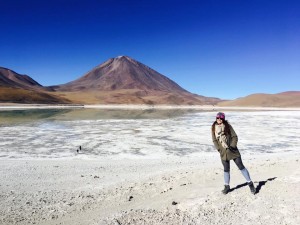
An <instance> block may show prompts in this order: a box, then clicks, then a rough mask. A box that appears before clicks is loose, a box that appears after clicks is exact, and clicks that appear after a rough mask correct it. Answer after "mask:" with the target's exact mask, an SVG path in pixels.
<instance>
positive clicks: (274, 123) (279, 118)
mask: <svg viewBox="0 0 300 225" xmlns="http://www.w3.org/2000/svg"><path fill="white" fill-rule="evenodd" d="M225 113H226V115H227V119H228V120H229V122H230V123H231V124H232V125H233V127H234V129H235V131H236V132H237V134H238V136H239V148H240V150H241V151H242V152H243V153H244V154H257V153H276V152H290V151H297V152H299V151H300V142H299V140H300V139H299V136H300V135H299V134H300V131H299V129H298V127H299V125H300V112H299V111H248V112H247V111H228V112H225ZM215 114H216V112H215V111H204V110H197V109H163V110H161V109H147V110H126V109H27V110H5V111H0V129H1V131H0V134H1V136H0V157H1V158H37V159H38V158H66V157H68V158H96V157H114V158H116V157H121V158H133V157H143V158H162V157H167V156H170V155H172V156H174V155H176V156H200V157H201V155H202V154H205V153H207V152H214V151H215V149H214V148H213V145H212V142H211V133H210V126H211V124H212V122H213V120H214V118H215ZM79 146H81V147H82V151H80V152H79V153H77V151H76V150H77V149H78V148H79Z"/></svg>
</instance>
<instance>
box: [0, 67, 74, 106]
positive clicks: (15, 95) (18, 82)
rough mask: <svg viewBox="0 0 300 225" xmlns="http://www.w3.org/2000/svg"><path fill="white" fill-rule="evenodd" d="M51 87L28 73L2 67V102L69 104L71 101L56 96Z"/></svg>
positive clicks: (0, 71)
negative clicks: (44, 85) (47, 86)
mask: <svg viewBox="0 0 300 225" xmlns="http://www.w3.org/2000/svg"><path fill="white" fill-rule="evenodd" d="M51 90H52V89H51V88H46V87H43V86H42V85H40V84H39V83H38V82H36V81H35V80H33V79H32V78H31V77H29V76H27V75H20V74H18V73H16V72H14V71H13V70H10V69H7V68H4V67H0V102H10V103H32V104H33V103H38V104H42V103H44V104H61V103H64V104H67V103H71V101H69V100H67V99H64V98H61V97H59V96H55V95H53V94H51V93H47V92H48V91H51Z"/></svg>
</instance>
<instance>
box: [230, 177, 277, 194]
mask: <svg viewBox="0 0 300 225" xmlns="http://www.w3.org/2000/svg"><path fill="white" fill-rule="evenodd" d="M276 178H277V177H273V178H269V179H267V180H265V181H259V182H258V185H257V186H256V192H255V193H254V194H255V195H256V194H258V193H259V192H260V189H261V188H262V186H264V185H265V184H266V183H267V182H268V181H273V180H275V179H276ZM245 186H248V184H247V183H243V184H239V185H237V186H236V187H234V188H231V189H230V190H229V192H232V191H234V190H236V189H239V188H242V187H245Z"/></svg>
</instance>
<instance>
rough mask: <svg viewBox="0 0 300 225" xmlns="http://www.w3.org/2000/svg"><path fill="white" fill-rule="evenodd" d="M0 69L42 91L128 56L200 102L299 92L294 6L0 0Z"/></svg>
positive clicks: (217, 0)
mask: <svg viewBox="0 0 300 225" xmlns="http://www.w3.org/2000/svg"><path fill="white" fill-rule="evenodd" d="M0 9H1V10H0V11H1V13H0V24H1V34H0V52H1V54H0V66H2V67H6V68H9V69H12V70H14V71H16V72H18V73H20V74H28V75H29V76H31V77H32V78H33V79H35V80H36V81H38V82H39V83H41V84H42V85H44V86H48V85H55V84H62V83H66V82H69V81H72V80H75V79H77V78H79V77H80V76H82V75H84V74H85V73H86V72H88V71H89V70H91V69H92V68H94V67H95V66H97V65H99V64H101V63H103V62H104V61H106V60H107V59H109V58H112V57H116V56H119V55H127V56H130V57H132V58H134V59H136V60H138V61H140V62H142V63H144V64H146V65H147V66H149V67H151V68H153V69H155V70H156V71H158V72H160V73H161V74H163V75H165V76H167V77H169V78H170V79H172V80H174V81H175V82H177V83H178V84H179V85H180V86H182V87H183V88H185V89H187V90H188V91H190V92H192V93H196V94H200V95H205V96H212V97H219V98H222V99H235V98H238V97H243V96H246V95H249V94H252V93H270V94H273V93H278V92H282V91H290V90H300V2H299V1H289V0H282V1H278V0H269V1H265V0H251V1H250V0H249V1H246V0H239V1H231V0H222V1H221V0H206V1H201V0H198V1H196V0H195V1H192V0H180V1H179V0H127V1H125V0H123V1H121V0H106V1H101V0H98V1H96V0H60V1H58V0H49V1H48V0H44V1H34V0H10V1H7V0H0Z"/></svg>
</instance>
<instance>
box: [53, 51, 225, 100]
mask: <svg viewBox="0 0 300 225" xmlns="http://www.w3.org/2000/svg"><path fill="white" fill-rule="evenodd" d="M52 88H54V89H55V90H56V91H58V92H61V93H65V95H66V96H67V97H68V98H69V99H71V100H72V101H73V102H76V103H88V104H97V103H98V104H104V103H111V104H124V103H127V104H190V105H195V104H199V105H202V104H216V103H217V102H220V101H221V100H220V99H217V98H209V97H204V96H199V95H195V94H192V93H190V92H188V91H186V90H185V89H183V88H182V87H180V86H179V85H178V84H176V83H175V82H174V81H172V80H170V79H169V78H167V77H166V76H164V75H162V74H160V73H158V72H156V71H155V70H153V69H151V68H149V67H148V66H146V65H144V64H142V63H140V62H138V61H136V60H134V59H132V58H130V57H128V56H119V57H116V58H112V59H109V60H108V61H106V62H104V63H103V64H101V65H99V66H97V67H96V68H94V69H93V70H91V71H90V72H88V73H87V74H85V75H84V76H82V77H80V78H79V79H77V80H74V81H72V82H69V83H67V84H62V85H58V86H53V87H52ZM71 92H72V93H71ZM74 92H80V93H82V94H81V95H76V94H74ZM70 93H71V94H70ZM83 96H85V97H83Z"/></svg>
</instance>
